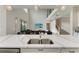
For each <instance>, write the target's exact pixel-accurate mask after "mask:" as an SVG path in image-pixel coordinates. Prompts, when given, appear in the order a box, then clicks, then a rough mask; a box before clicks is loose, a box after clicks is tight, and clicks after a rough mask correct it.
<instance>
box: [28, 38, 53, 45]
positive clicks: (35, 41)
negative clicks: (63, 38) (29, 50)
mask: <svg viewBox="0 0 79 59" xmlns="http://www.w3.org/2000/svg"><path fill="white" fill-rule="evenodd" d="M28 44H54V43H53V41H52V40H50V39H30V40H29V41H28Z"/></svg>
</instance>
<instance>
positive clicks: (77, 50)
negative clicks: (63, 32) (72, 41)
mask: <svg viewBox="0 0 79 59" xmlns="http://www.w3.org/2000/svg"><path fill="white" fill-rule="evenodd" d="M61 52H62V53H79V49H78V48H77V49H76V48H75V49H73V48H72V49H62V50H61Z"/></svg>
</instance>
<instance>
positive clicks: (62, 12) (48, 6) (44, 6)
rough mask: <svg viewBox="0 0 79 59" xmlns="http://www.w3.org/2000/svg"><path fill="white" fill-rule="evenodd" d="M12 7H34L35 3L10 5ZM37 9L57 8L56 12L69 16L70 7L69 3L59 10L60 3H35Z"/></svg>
mask: <svg viewBox="0 0 79 59" xmlns="http://www.w3.org/2000/svg"><path fill="white" fill-rule="evenodd" d="M11 6H12V8H13V9H23V8H27V9H34V7H35V5H11ZM36 6H38V7H39V9H58V13H59V14H61V15H62V16H69V15H70V14H69V12H70V9H71V7H72V6H71V5H65V7H66V9H65V10H64V11H62V10H61V7H62V5H36Z"/></svg>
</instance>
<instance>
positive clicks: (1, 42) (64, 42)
mask: <svg viewBox="0 0 79 59" xmlns="http://www.w3.org/2000/svg"><path fill="white" fill-rule="evenodd" d="M33 38H34V39H40V35H7V36H0V52H2V53H3V52H7V51H8V52H14V51H16V50H18V52H20V53H27V52H35V53H36V52H48V53H64V52H65V53H66V52H68V53H69V52H70V53H75V52H76V53H77V52H79V38H78V37H74V36H71V35H42V36H41V38H42V39H47V38H48V39H50V40H52V41H53V42H54V44H28V41H29V40H30V39H33ZM5 50H6V51H5ZM8 52H7V53H8Z"/></svg>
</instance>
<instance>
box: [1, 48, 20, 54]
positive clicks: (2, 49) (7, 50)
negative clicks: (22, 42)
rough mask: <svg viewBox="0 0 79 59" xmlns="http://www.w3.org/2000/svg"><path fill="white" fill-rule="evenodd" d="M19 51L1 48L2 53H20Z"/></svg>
mask: <svg viewBox="0 0 79 59" xmlns="http://www.w3.org/2000/svg"><path fill="white" fill-rule="evenodd" d="M19 52H20V51H19V49H6V48H1V49H0V53H19Z"/></svg>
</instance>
